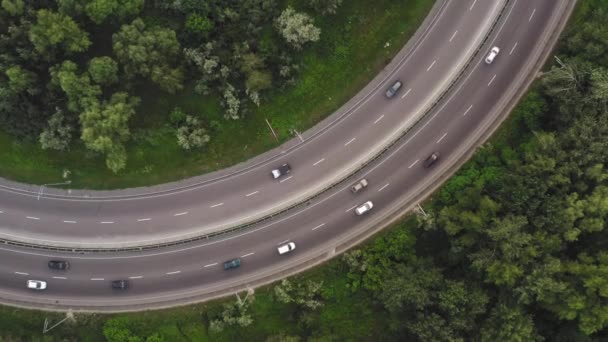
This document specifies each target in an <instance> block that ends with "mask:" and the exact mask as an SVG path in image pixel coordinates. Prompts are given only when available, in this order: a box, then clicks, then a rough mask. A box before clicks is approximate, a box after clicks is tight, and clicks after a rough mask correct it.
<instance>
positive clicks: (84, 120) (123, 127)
mask: <svg viewBox="0 0 608 342" xmlns="http://www.w3.org/2000/svg"><path fill="white" fill-rule="evenodd" d="M138 103H139V99H138V98H136V97H129V95H128V94H127V93H116V94H114V95H112V98H111V99H110V101H108V102H104V103H95V104H93V105H92V106H90V107H89V108H87V109H86V110H85V111H84V112H83V113H82V114H81V115H80V125H81V126H82V135H81V138H82V141H83V142H84V143H85V146H86V147H87V148H89V149H91V150H93V151H97V152H101V153H103V154H105V155H106V165H107V166H108V168H109V169H110V170H112V171H113V172H115V173H116V172H118V171H120V170H121V169H123V168H124V167H125V166H126V151H125V148H124V145H123V144H124V143H125V142H126V141H127V140H128V139H129V136H130V132H129V126H128V121H129V118H130V117H131V116H132V115H133V114H134V113H135V107H136V106H137V104H138Z"/></svg>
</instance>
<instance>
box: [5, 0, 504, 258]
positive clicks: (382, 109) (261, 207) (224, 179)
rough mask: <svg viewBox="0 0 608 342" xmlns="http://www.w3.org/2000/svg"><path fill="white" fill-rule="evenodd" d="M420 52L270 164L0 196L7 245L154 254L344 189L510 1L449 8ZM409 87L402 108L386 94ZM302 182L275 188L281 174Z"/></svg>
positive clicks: (418, 112)
mask: <svg viewBox="0 0 608 342" xmlns="http://www.w3.org/2000/svg"><path fill="white" fill-rule="evenodd" d="M442 3H443V4H444V5H441V7H440V8H439V10H438V11H437V13H436V15H435V17H434V18H433V21H432V23H431V25H430V26H429V27H428V29H426V30H425V31H424V32H423V33H422V34H421V35H420V37H419V39H418V40H417V41H416V43H415V44H414V46H413V48H412V49H411V51H409V53H408V54H406V55H405V56H403V58H402V59H400V60H397V61H396V63H395V65H394V69H393V70H391V71H390V72H386V73H383V74H382V75H381V76H380V77H379V80H376V83H375V84H374V87H373V88H372V89H366V90H364V94H360V95H358V97H357V99H356V100H355V101H353V102H354V103H352V104H349V105H348V106H347V108H346V109H345V110H343V112H341V113H338V115H336V116H334V117H332V118H331V119H329V120H328V121H326V122H324V123H321V124H320V126H321V129H317V131H316V132H315V133H305V134H304V136H303V137H302V139H301V140H300V139H298V138H296V139H295V140H294V141H293V142H292V143H291V145H292V146H291V147H285V146H283V147H281V148H279V149H278V150H276V151H273V152H271V153H270V154H269V155H268V156H267V157H266V158H265V159H264V160H262V161H259V162H253V163H250V164H252V165H240V166H237V167H235V168H234V169H233V170H232V172H229V173H228V174H223V173H219V174H211V175H208V176H205V177H202V178H204V179H203V180H201V179H196V180H190V181H188V183H193V184H182V183H177V184H168V185H163V186H159V187H152V188H143V189H130V190H125V191H112V192H101V191H86V192H83V191H71V192H70V193H67V192H64V191H58V190H54V189H46V188H39V187H34V188H31V189H30V190H29V191H27V189H26V190H23V189H21V190H19V189H17V188H14V187H10V188H9V187H0V190H4V191H3V192H1V193H0V211H2V214H0V238H4V239H7V240H17V241H23V242H30V243H32V244H40V245H55V246H68V247H74V246H75V247H82V248H93V247H97V248H111V247H117V246H123V247H125V246H141V245H153V244H156V243H159V242H162V241H165V242H166V241H174V240H183V239H186V238H190V237H193V236H200V235H202V234H205V233H210V232H213V231H218V230H225V229H228V228H232V227H234V226H236V225H241V224H245V223H248V222H252V221H255V220H256V219H259V218H261V217H264V216H267V215H270V214H274V213H276V212H278V211H280V210H282V209H285V208H287V207H289V206H291V205H294V204H296V203H299V202H302V201H304V200H307V199H308V198H310V197H311V196H313V195H315V194H318V193H319V192H321V191H322V190H323V189H326V188H328V187H329V186H331V185H333V184H334V183H335V182H336V181H338V180H342V179H344V178H345V177H346V176H348V175H350V174H351V173H352V172H353V171H355V170H356V169H357V168H359V167H360V166H361V165H362V164H364V163H365V162H366V161H367V160H369V159H370V158H371V157H372V156H373V155H375V154H377V153H379V152H380V151H381V150H382V149H383V148H384V147H385V146H386V145H387V143H388V142H390V141H392V140H395V139H396V138H397V137H398V136H399V135H400V134H401V133H402V132H403V131H405V130H406V129H407V128H409V127H411V126H412V125H413V124H414V123H415V122H416V121H417V120H418V119H419V118H420V117H421V116H422V115H423V114H424V113H425V111H426V110H427V109H428V108H429V107H430V106H431V105H432V104H433V102H434V101H435V100H436V98H437V97H438V96H439V95H440V94H441V93H442V92H443V91H444V90H445V89H446V88H447V87H448V86H449V85H450V84H451V83H452V81H453V80H454V78H455V77H456V76H457V75H458V74H459V73H460V72H461V70H462V68H463V67H464V66H465V64H466V63H467V62H468V61H469V60H470V58H471V57H472V55H473V53H474V52H475V51H476V49H477V47H478V46H479V45H480V44H481V42H482V40H483V39H484V38H485V37H486V36H487V33H488V32H489V30H490V29H491V27H492V25H493V24H494V22H495V21H496V17H497V16H498V14H499V13H500V12H501V11H502V10H503V9H504V7H505V4H506V0H494V1H477V2H475V3H468V2H467V1H453V0H452V1H447V2H442ZM397 79H400V80H402V81H403V82H404V85H403V87H402V89H401V90H400V92H399V93H398V94H397V95H396V96H395V97H394V98H393V99H387V98H386V97H385V96H384V92H385V90H386V88H387V87H389V86H390V85H391V84H393V82H395V80H397ZM286 162H287V163H289V164H290V165H291V167H292V172H291V173H290V174H289V175H288V176H287V177H285V178H282V179H280V180H277V181H274V180H272V178H271V176H270V171H271V169H272V168H274V167H276V166H278V165H281V164H283V163H286Z"/></svg>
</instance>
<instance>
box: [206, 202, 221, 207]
mask: <svg viewBox="0 0 608 342" xmlns="http://www.w3.org/2000/svg"><path fill="white" fill-rule="evenodd" d="M223 205H224V203H223V202H222V203H218V204H214V205H212V206H210V207H209V208H217V207H221V206H223Z"/></svg>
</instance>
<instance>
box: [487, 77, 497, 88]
mask: <svg viewBox="0 0 608 342" xmlns="http://www.w3.org/2000/svg"><path fill="white" fill-rule="evenodd" d="M495 78H496V75H494V76H492V79H491V80H490V82H489V83H488V87H489V86H490V84H492V82H494V79H495Z"/></svg>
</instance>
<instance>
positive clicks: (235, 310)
mask: <svg viewBox="0 0 608 342" xmlns="http://www.w3.org/2000/svg"><path fill="white" fill-rule="evenodd" d="M253 298H254V297H253V296H248V297H246V299H245V300H242V301H241V300H240V299H238V300H237V301H235V302H232V303H226V304H224V306H223V310H222V312H221V313H220V314H219V315H215V317H213V318H212V319H211V320H210V322H209V330H210V331H213V332H221V331H222V330H224V328H225V327H227V326H233V325H238V326H240V327H243V328H244V327H248V326H249V325H251V324H252V323H253V318H251V315H250V314H249V313H247V311H248V309H249V304H250V302H252V301H253Z"/></svg>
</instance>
